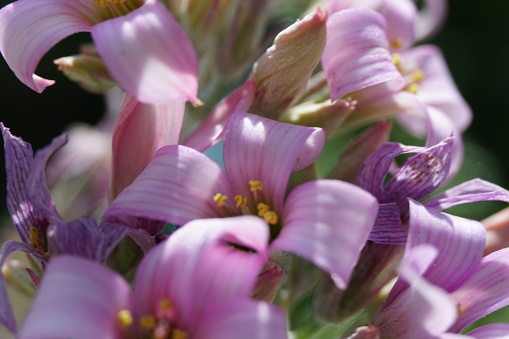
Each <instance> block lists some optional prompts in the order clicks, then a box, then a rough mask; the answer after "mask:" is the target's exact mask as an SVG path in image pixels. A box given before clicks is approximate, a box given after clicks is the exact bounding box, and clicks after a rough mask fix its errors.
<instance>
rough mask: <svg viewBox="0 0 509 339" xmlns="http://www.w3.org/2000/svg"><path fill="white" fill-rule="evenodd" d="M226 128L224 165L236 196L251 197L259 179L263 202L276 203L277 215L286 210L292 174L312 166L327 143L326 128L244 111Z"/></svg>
mask: <svg viewBox="0 0 509 339" xmlns="http://www.w3.org/2000/svg"><path fill="white" fill-rule="evenodd" d="M226 128H227V130H226V136H225V141H224V165H225V168H226V173H227V174H228V179H229V181H230V182H231V183H232V187H233V188H234V190H235V193H236V194H242V195H244V196H251V194H252V193H251V191H250V186H249V181H250V180H259V181H261V182H262V185H263V190H262V191H261V192H257V193H259V196H261V198H260V200H261V201H263V202H264V203H266V204H269V205H270V204H274V209H275V210H276V212H277V211H282V207H283V206H282V205H283V199H284V196H285V193H286V185H287V183H288V179H289V176H290V173H291V172H292V171H295V170H298V169H302V168H305V167H307V166H309V165H311V164H312V163H313V162H314V161H315V160H316V159H317V158H318V156H319V155H320V153H321V151H322V148H323V145H324V143H325V133H324V132H323V130H322V129H319V128H311V127H303V126H297V125H293V124H286V123H281V122H277V121H274V120H270V119H266V118H262V117H259V116H256V115H252V114H246V113H242V112H237V113H235V114H234V115H233V116H232V117H231V118H230V121H229V122H228V125H227V127H226ZM253 208H254V207H253ZM255 210H256V209H255Z"/></svg>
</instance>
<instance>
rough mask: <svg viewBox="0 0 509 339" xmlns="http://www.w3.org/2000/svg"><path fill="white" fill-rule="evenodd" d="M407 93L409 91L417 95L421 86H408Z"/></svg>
mask: <svg viewBox="0 0 509 339" xmlns="http://www.w3.org/2000/svg"><path fill="white" fill-rule="evenodd" d="M407 91H409V92H410V93H412V94H417V92H419V85H417V84H415V83H414V84H410V85H408V86H407Z"/></svg>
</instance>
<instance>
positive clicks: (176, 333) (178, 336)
mask: <svg viewBox="0 0 509 339" xmlns="http://www.w3.org/2000/svg"><path fill="white" fill-rule="evenodd" d="M187 338H189V334H188V333H187V332H185V331H182V330H179V329H178V328H176V329H174V330H173V331H171V339H187Z"/></svg>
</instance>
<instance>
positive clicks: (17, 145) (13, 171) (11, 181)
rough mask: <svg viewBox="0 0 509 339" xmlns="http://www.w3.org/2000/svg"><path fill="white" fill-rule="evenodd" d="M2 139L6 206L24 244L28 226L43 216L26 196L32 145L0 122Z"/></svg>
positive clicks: (26, 242) (27, 236)
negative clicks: (5, 176) (5, 178)
mask: <svg viewBox="0 0 509 339" xmlns="http://www.w3.org/2000/svg"><path fill="white" fill-rule="evenodd" d="M0 128H1V129H2V135H3V139H4V149H5V167H6V174H7V208H8V210H9V213H10V215H11V218H12V222H13V224H14V226H15V227H16V230H17V231H18V234H19V236H20V238H21V241H23V242H24V243H25V244H28V243H29V242H30V235H29V231H30V226H33V225H35V224H37V223H38V220H42V219H43V217H42V216H41V215H40V214H39V213H38V211H37V210H35V209H34V206H33V205H32V203H31V202H30V201H29V200H28V198H27V196H26V185H27V181H28V177H29V176H30V174H31V168H32V160H33V152H32V146H31V145H30V144H29V143H27V142H25V141H23V139H21V138H18V137H15V136H14V135H12V134H11V132H10V131H9V129H8V128H6V127H5V126H4V125H3V124H2V123H0Z"/></svg>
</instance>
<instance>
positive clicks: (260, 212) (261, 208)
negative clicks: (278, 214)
mask: <svg viewBox="0 0 509 339" xmlns="http://www.w3.org/2000/svg"><path fill="white" fill-rule="evenodd" d="M256 208H257V209H258V216H260V217H263V215H264V214H265V213H267V212H268V211H269V210H270V208H269V205H267V204H264V203H263V202H261V203H259V204H258V205H256Z"/></svg>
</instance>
